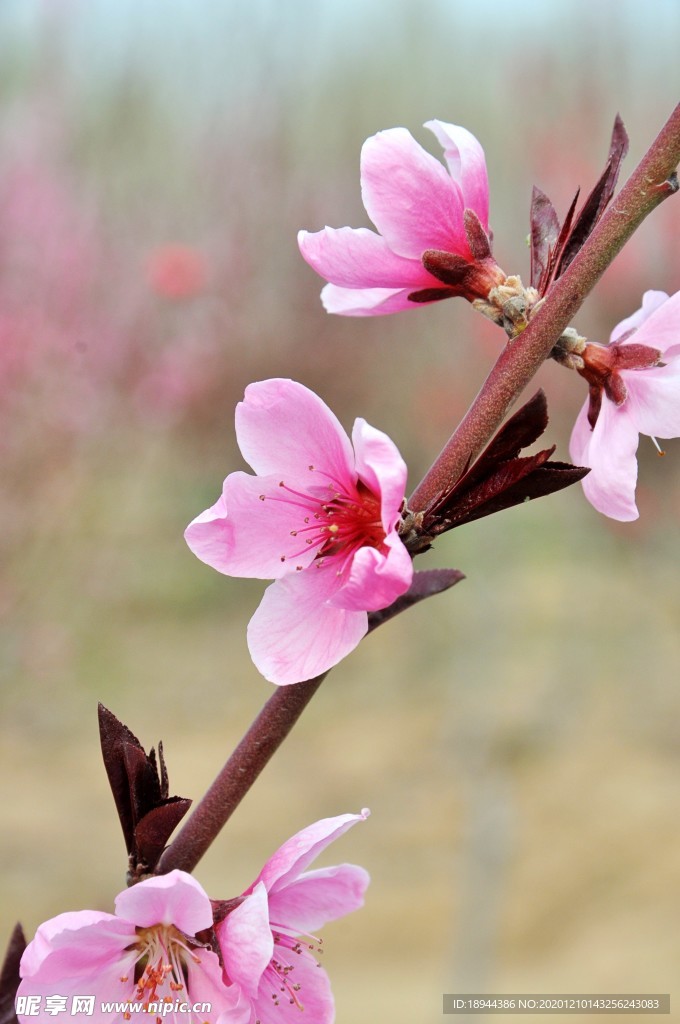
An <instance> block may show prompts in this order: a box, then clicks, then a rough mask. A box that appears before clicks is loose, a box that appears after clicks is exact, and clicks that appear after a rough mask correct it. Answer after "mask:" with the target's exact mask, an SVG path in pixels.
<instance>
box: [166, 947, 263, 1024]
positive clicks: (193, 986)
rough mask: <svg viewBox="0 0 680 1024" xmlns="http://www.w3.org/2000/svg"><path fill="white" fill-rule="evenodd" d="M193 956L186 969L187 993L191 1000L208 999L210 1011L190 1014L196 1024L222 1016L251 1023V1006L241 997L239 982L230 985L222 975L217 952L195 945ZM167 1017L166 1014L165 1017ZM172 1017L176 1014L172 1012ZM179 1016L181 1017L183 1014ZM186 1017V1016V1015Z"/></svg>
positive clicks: (234, 1023)
mask: <svg viewBox="0 0 680 1024" xmlns="http://www.w3.org/2000/svg"><path fill="white" fill-rule="evenodd" d="M193 956H194V957H196V958H197V959H198V961H199V962H198V963H196V962H195V960H194V959H193V957H192V958H187V960H186V962H185V970H186V972H187V986H186V997H187V1001H189V1002H192V1003H209V1005H210V1006H211V1008H212V1009H211V1012H210V1014H205V1013H201V1014H200V1015H199V1014H197V1013H196V1014H194V1013H191V1014H190V1015H189V1017H190V1019H191V1021H192V1022H194V1024H203V1022H204V1021H206V1020H207V1021H209V1022H212V1024H216V1022H217V1021H218V1020H219V1018H220V1017H221V1016H223V1015H224V1014H225V1013H226V1016H224V1018H223V1019H224V1020H225V1022H226V1021H228V1024H250V1007H249V1006H247V1005H245V1004H244V1003H243V1002H242V1001H241V999H240V998H239V996H240V993H239V988H238V986H236V985H232V986H229V987H228V986H227V985H226V984H225V982H224V979H223V975H222V966H221V964H220V961H219V959H218V957H217V954H216V953H213V952H211V950H209V949H200V948H199V949H195V950H193ZM165 1019H166V1018H163V1020H165ZM169 1019H170V1020H172V1019H173V1015H170V1017H169ZM180 1019H182V1018H181V1017H180ZM185 1019H186V1018H185Z"/></svg>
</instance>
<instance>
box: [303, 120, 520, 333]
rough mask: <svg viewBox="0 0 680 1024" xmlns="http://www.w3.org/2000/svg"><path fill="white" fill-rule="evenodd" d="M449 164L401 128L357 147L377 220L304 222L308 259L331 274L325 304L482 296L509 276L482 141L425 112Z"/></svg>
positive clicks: (393, 305) (385, 304) (351, 311)
mask: <svg viewBox="0 0 680 1024" xmlns="http://www.w3.org/2000/svg"><path fill="white" fill-rule="evenodd" d="M425 127H426V128H429V129H430V131H432V132H433V133H434V135H435V136H436V137H437V140H438V141H439V142H440V143H441V145H442V147H443V149H444V156H445V159H446V163H447V165H448V173H447V171H446V169H445V168H444V167H443V166H442V164H441V163H440V162H439V161H438V160H436V159H435V158H434V157H433V156H431V155H430V154H429V153H427V152H426V151H425V150H424V149H423V148H422V147H421V146H420V145H418V143H417V142H416V141H415V139H414V138H413V136H412V135H411V134H410V132H409V131H407V129H406V128H390V129H388V130H386V131H382V132H378V133H377V135H372V136H371V137H370V138H368V139H367V140H366V142H365V143H364V145H363V147H362V150H361V193H362V199H363V203H364V206H365V208H366V211H367V213H368V215H369V217H370V218H371V220H372V221H373V223H374V224H375V226H376V228H377V229H378V233H376V232H375V231H371V230H369V229H368V228H349V227H343V228H329V227H326V228H324V229H323V230H322V231H316V232H309V231H300V232H299V234H298V244H299V246H300V251H301V253H302V255H303V257H304V259H305V260H306V261H307V263H309V264H310V266H312V267H313V268H314V270H316V271H317V273H318V274H320V275H321V276H322V277H324V278H326V280H327V281H329V282H330V283H329V284H327V285H326V287H325V288H324V289H323V291H322V293H321V298H322V301H323V304H324V306H325V308H326V309H327V311H328V312H329V313H341V314H344V315H345V316H376V315H379V314H384V313H396V312H399V311H401V310H404V309H412V308H414V307H416V306H418V305H422V304H423V303H429V302H436V301H438V300H439V299H445V298H449V297H452V296H455V295H462V296H464V297H465V298H467V299H469V300H470V301H473V300H475V299H486V298H487V296H488V295H489V293H490V292H491V290H492V289H493V288H494V287H496V286H497V285H500V284H502V283H503V282H504V281H505V280H506V276H505V274H504V273H503V271H502V270H501V269H500V267H498V265H497V264H496V263H495V261H494V260H493V258H492V257H491V248H490V241H489V185H488V179H487V173H486V162H485V159H484V151H483V149H482V147H481V145H480V144H479V142H478V141H477V139H476V138H475V137H474V135H472V134H471V133H470V132H469V131H467V129H465V128H462V127H460V126H458V125H453V124H447V123H446V122H444V121H437V120H433V121H427V122H426V123H425Z"/></svg>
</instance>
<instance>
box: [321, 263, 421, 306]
mask: <svg viewBox="0 0 680 1024" xmlns="http://www.w3.org/2000/svg"><path fill="white" fill-rule="evenodd" d="M423 269H424V268H423ZM412 291H413V289H412V288H400V289H398V290H395V289H393V288H341V287H340V286H339V285H335V284H327V285H326V287H325V288H322V289H321V301H322V303H323V306H324V309H325V310H326V312H327V313H337V314H339V315H341V316H386V315H387V314H389V313H401V312H403V311H404V310H405V309H417V308H418V307H419V306H429V305H431V303H429V302H412V301H411V300H410V299H409V295H410V294H411V293H412ZM433 301H437V300H433Z"/></svg>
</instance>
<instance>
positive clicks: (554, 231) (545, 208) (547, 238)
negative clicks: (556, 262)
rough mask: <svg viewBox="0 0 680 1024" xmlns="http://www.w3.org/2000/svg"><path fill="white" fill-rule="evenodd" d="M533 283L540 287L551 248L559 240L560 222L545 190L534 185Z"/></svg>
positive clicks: (532, 221) (532, 217)
mask: <svg viewBox="0 0 680 1024" xmlns="http://www.w3.org/2000/svg"><path fill="white" fill-rule="evenodd" d="M530 223H531V239H530V240H531V285H532V287H533V288H537V287H538V283H539V281H540V279H541V276H542V274H544V273H545V271H546V269H547V267H548V264H549V261H550V250H551V249H552V248H553V247H554V245H555V243H556V242H557V237H558V235H559V233H560V222H559V220H558V217H557V214H556V212H555V208H554V206H553V204H552V203H551V202H550V200H549V199H548V197H547V195H546V194H545V192H542V191H541V190H540V188H537V187H536V185H534V190H533V192H532V194H531V216H530Z"/></svg>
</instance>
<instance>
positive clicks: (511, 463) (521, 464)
mask: <svg viewBox="0 0 680 1024" xmlns="http://www.w3.org/2000/svg"><path fill="white" fill-rule="evenodd" d="M547 424H548V407H547V403H546V399H545V395H544V393H543V391H538V392H537V393H536V394H535V395H534V397H533V398H532V399H531V400H530V401H529V402H527V403H526V405H524V406H522V408H521V409H519V410H518V411H517V412H516V413H515V414H514V416H511V417H510V419H509V420H508V422H507V423H505V424H504V425H503V427H501V429H500V430H499V432H498V433H497V434H496V436H495V437H494V438H493V440H492V441H491V443H490V444H489V445H488V447H487V448H486V449H485V451H484V452H483V453H482V454H481V455H480V457H479V458H478V459H477V461H476V462H474V463H473V465H472V466H471V467H470V468H469V469H468V470H467V471H466V472H465V473H463V475H462V476H461V477H460V478H459V479H458V480H457V481H456V482H455V484H453V486H452V487H451V488H450V489H449V490H448V491H446V492H445V493H442V494H440V495H439V496H438V497H437V499H436V500H435V501H434V502H432V504H431V505H430V507H429V508H428V509H426V510H425V513H424V516H423V521H422V524H421V531H422V534H421V535H422V537H423V538H424V539H425V540H426V541H427V539H428V538H430V539H431V538H433V537H435V536H438V535H439V534H441V533H445V532H446V531H447V530H452V529H454V528H455V527H457V526H462V525H463V524H464V523H469V522H472V521H473V520H475V519H481V518H483V517H484V516H488V515H491V514H492V513H494V512H500V511H501V510H502V509H505V508H510V507H511V506H513V505H518V504H520V503H521V502H523V501H530V500H532V499H533V498H538V497H542V496H543V495H546V494H550V493H551V492H552V491H557V490H561V489H562V488H563V487H567V486H568V485H569V484H571V483H575V482H576V481H577V480H580V479H581V478H582V477H584V476H585V475H586V473H588V472H589V471H588V470H587V469H583V468H579V467H576V466H570V465H569V464H568V463H561V462H559V463H558V462H550V461H549V459H550V456H551V455H552V454H553V452H554V450H555V448H554V446H553V447H552V448H546V449H544V450H543V451H540V452H538V453H537V454H535V455H530V456H524V457H523V458H519V457H518V456H519V452H520V451H521V450H522V449H523V448H526V447H528V446H529V445H530V444H533V442H534V441H535V440H536V439H537V438H538V437H540V436H541V434H542V433H543V432H544V430H545V428H546V426H547ZM414 550H418V548H414ZM421 550H422V545H421Z"/></svg>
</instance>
